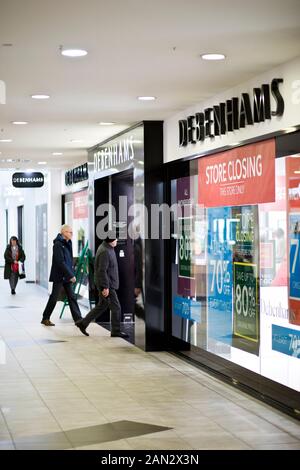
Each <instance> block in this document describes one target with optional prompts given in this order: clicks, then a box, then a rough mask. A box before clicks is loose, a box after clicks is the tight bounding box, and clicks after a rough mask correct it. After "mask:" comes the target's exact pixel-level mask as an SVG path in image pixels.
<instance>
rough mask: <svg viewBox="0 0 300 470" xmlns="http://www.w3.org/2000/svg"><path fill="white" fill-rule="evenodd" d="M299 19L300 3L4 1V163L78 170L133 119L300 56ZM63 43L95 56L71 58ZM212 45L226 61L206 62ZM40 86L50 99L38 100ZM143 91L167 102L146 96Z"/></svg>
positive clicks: (171, 109) (0, 0)
mask: <svg viewBox="0 0 300 470" xmlns="http://www.w3.org/2000/svg"><path fill="white" fill-rule="evenodd" d="M299 18H300V1H299V0H285V1H282V0H251V1H249V0H226V1H225V0H210V1H209V0H184V1H183V0H85V1H82V0H26V1H25V0H0V80H3V81H5V83H6V86H7V102H6V105H1V104H0V136H1V137H0V138H11V139H13V142H12V143H10V144H4V143H0V152H1V154H0V160H1V159H7V158H13V159H16V158H19V159H30V160H32V162H31V163H28V164H20V165H16V164H13V165H14V166H20V167H25V166H27V167H28V166H29V167H31V168H32V167H34V165H35V164H36V162H37V161H40V160H45V161H47V162H48V164H49V166H50V167H60V166H67V167H72V165H74V164H76V163H78V162H81V161H83V160H85V158H86V152H85V149H86V148H88V147H90V146H92V145H94V144H96V143H98V142H100V141H101V140H103V139H104V138H106V137H108V136H109V135H112V134H115V133H116V132H118V131H120V130H122V129H124V128H125V127H127V126H128V125H130V124H132V123H134V122H137V121H140V120H143V119H164V118H166V117H168V116H169V115H171V114H173V113H175V112H177V111H179V110H180V109H184V108H186V107H188V106H190V105H191V104H193V103H195V102H198V101H201V100H202V99H204V98H207V97H209V96H212V95H214V94H216V93H218V92H221V91H223V90H226V89H227V88H230V87H232V86H234V85H236V84H238V83H241V82H243V81H246V80H248V79H249V78H251V77H253V76H255V75H257V74H259V73H262V72H264V71H266V70H269V69H271V68H273V67H275V66H276V65H278V64H280V63H283V62H286V61H288V60H290V59H292V58H294V57H296V56H298V55H299V54H300V28H299ZM3 43H12V44H13V46H12V47H3V46H2V44H3ZM60 45H63V46H64V47H81V48H86V49H87V50H88V51H89V54H88V56H86V57H83V58H80V59H68V58H65V57H62V56H61V55H60V53H59V46H60ZM204 52H222V53H224V54H226V56H227V60H226V61H224V62H215V63H211V62H204V61H202V60H201V59H200V58H199V55H200V54H201V53H204ZM38 92H44V93H48V94H50V95H51V99H50V100H47V101H42V102H39V101H34V100H32V99H31V98H30V95H31V94H33V93H38ZM145 94H146V95H155V96H157V100H156V101H155V102H139V101H138V100H137V99H136V97H137V96H138V95H145ZM13 120H25V121H29V124H28V125H27V126H14V125H12V124H11V121H13ZM99 121H115V122H116V123H117V125H116V126H114V127H110V128H107V127H105V128H102V127H100V126H99V125H98V124H97V123H98V122H99ZM71 139H83V140H84V143H82V144H74V143H73V144H72V143H70V140H71ZM55 151H62V152H64V155H63V157H53V156H52V152H55ZM34 162H35V163H34ZM7 166H12V164H5V163H0V168H1V167H7Z"/></svg>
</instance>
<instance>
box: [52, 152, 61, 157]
mask: <svg viewBox="0 0 300 470" xmlns="http://www.w3.org/2000/svg"><path fill="white" fill-rule="evenodd" d="M52 155H54V156H55V157H58V156H59V155H63V153H62V152H53V153H52Z"/></svg>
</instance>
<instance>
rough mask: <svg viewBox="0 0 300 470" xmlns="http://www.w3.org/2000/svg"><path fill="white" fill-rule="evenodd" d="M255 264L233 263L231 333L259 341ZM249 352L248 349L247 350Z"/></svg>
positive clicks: (254, 341) (245, 338)
mask: <svg viewBox="0 0 300 470" xmlns="http://www.w3.org/2000/svg"><path fill="white" fill-rule="evenodd" d="M258 306H259V305H258V277H257V265H256V264H251V263H234V311H233V334H234V335H235V336H237V337H239V338H242V339H244V340H246V341H247V342H248V341H251V342H253V343H257V344H258V342H259V321H258ZM249 352H250V351H249Z"/></svg>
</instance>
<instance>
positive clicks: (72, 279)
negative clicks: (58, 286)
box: [70, 276, 76, 284]
mask: <svg viewBox="0 0 300 470" xmlns="http://www.w3.org/2000/svg"><path fill="white" fill-rule="evenodd" d="M70 281H71V282H72V284H75V282H76V277H75V276H74V277H72V278H71V279H70Z"/></svg>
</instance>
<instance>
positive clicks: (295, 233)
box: [289, 214, 300, 300]
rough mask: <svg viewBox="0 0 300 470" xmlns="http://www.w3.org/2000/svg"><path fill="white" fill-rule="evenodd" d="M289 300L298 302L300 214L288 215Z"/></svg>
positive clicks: (299, 284) (299, 292)
mask: <svg viewBox="0 0 300 470" xmlns="http://www.w3.org/2000/svg"><path fill="white" fill-rule="evenodd" d="M289 245H290V298H292V299H296V300H300V214H290V230H289Z"/></svg>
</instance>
